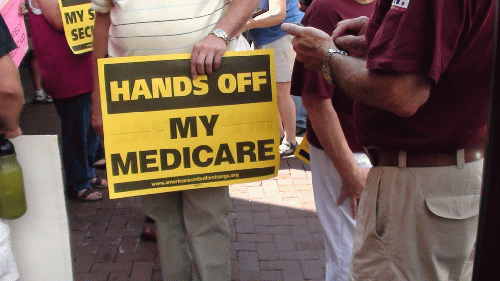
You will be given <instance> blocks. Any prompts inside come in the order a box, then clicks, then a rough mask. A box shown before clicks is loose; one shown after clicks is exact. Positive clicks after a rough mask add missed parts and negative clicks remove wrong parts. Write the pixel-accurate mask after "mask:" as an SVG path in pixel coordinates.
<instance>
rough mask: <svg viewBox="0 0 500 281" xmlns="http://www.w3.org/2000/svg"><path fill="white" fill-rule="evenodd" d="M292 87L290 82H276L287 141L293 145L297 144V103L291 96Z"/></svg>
mask: <svg viewBox="0 0 500 281" xmlns="http://www.w3.org/2000/svg"><path fill="white" fill-rule="evenodd" d="M290 85H291V82H290V81H288V82H276V91H277V94H278V111H279V113H280V117H281V121H282V122H283V127H284V128H285V139H286V140H287V141H288V142H289V143H291V144H297V141H296V140H295V133H296V128H295V103H294V102H293V99H292V96H291V95H290Z"/></svg>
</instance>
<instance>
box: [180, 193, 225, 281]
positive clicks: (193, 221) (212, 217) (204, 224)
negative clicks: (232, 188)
mask: <svg viewBox="0 0 500 281" xmlns="http://www.w3.org/2000/svg"><path fill="white" fill-rule="evenodd" d="M229 203H230V197H229V187H227V186H222V187H212V188H202V189H192V190H185V191H183V207H184V224H185V226H186V232H187V236H188V241H189V245H190V247H191V253H192V254H193V259H194V262H195V268H193V270H194V273H193V277H194V278H193V279H194V280H196V278H199V279H200V280H204V281H226V280H227V281H229V280H230V261H229V233H230V232H229V225H228V221H227V216H228V212H229Z"/></svg>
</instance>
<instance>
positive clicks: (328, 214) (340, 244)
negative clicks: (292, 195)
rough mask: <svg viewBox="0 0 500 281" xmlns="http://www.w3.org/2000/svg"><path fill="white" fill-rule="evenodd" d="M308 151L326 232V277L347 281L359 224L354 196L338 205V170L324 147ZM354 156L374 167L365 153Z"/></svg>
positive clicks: (339, 180) (359, 163)
mask: <svg viewBox="0 0 500 281" xmlns="http://www.w3.org/2000/svg"><path fill="white" fill-rule="evenodd" d="M309 153H310V156H311V173H312V184H313V192H314V200H315V203H316V210H317V213H318V219H319V221H320V223H321V226H322V227H323V231H324V233H325V254H326V280H327V281H333V280H334V281H343V280H348V278H349V267H350V263H351V256H352V246H353V242H354V229H355V226H356V221H355V220H354V218H353V217H352V212H351V202H350V200H351V199H350V198H349V199H348V200H346V201H344V203H343V204H342V205H340V206H338V205H337V198H338V197H339V195H340V188H341V187H342V180H341V178H340V175H339V173H338V172H337V170H336V169H335V167H334V166H333V163H332V161H330V158H328V155H327V154H326V153H325V152H324V151H323V150H321V149H318V148H316V147H314V146H312V145H311V146H310V147H309ZM354 158H355V160H356V162H357V163H358V165H359V166H361V167H366V168H369V167H371V164H370V160H369V159H368V157H367V156H366V155H365V154H364V153H355V154H354Z"/></svg>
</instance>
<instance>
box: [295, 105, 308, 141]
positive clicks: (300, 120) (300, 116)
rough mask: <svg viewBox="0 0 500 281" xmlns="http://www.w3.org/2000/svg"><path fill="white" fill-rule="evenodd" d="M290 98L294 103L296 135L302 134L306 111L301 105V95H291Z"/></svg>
mask: <svg viewBox="0 0 500 281" xmlns="http://www.w3.org/2000/svg"><path fill="white" fill-rule="evenodd" d="M292 99H293V101H294V103H295V115H296V117H295V121H296V122H295V127H296V128H297V130H296V135H297V136H302V135H304V134H305V132H306V120H307V111H306V109H305V108H304V106H303V105H302V97H299V96H293V95H292Z"/></svg>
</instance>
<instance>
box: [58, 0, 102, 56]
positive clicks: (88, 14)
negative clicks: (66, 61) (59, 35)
mask: <svg viewBox="0 0 500 281" xmlns="http://www.w3.org/2000/svg"><path fill="white" fill-rule="evenodd" d="M90 2H91V1H90V0H59V7H60V9H61V15H62V20H63V25H64V33H65V36H66V41H67V42H68V45H69V46H70V48H71V50H72V51H73V53H75V54H80V53H85V52H89V51H92V42H93V30H94V20H95V12H94V11H93V10H92V9H91V8H90Z"/></svg>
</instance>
